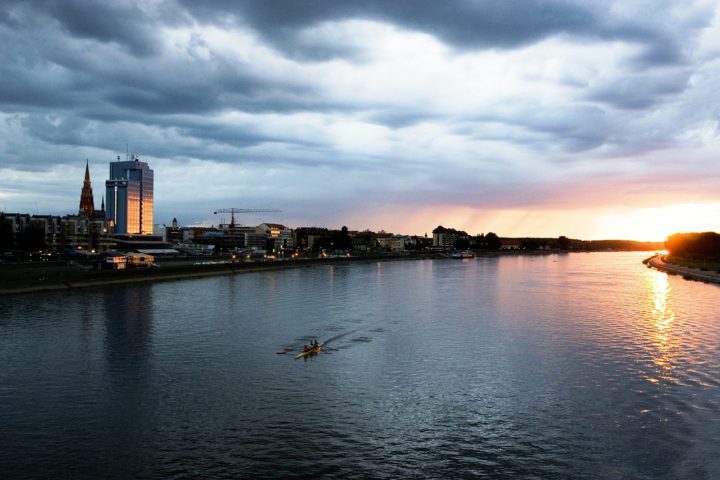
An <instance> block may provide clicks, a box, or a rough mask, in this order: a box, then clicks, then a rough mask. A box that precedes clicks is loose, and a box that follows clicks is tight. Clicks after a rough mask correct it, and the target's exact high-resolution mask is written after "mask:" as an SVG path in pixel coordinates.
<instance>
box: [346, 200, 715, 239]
mask: <svg viewBox="0 0 720 480" xmlns="http://www.w3.org/2000/svg"><path fill="white" fill-rule="evenodd" d="M350 221H351V222H353V223H352V224H353V225H355V224H356V223H357V225H358V227H360V228H361V229H362V228H370V229H375V230H379V229H385V230H389V229H388V226H390V225H392V227H391V228H392V230H389V231H392V232H393V233H402V234H409V235H424V234H425V233H427V234H428V236H431V235H432V233H431V232H432V230H433V229H434V228H435V227H437V226H438V225H442V226H444V227H452V228H456V229H459V230H465V231H466V232H467V233H469V234H470V235H477V234H480V233H488V232H495V233H496V234H498V235H499V236H501V237H546V238H556V237H559V236H560V235H565V236H566V237H569V238H576V239H581V240H637V241H642V242H644V241H655V242H662V241H664V240H665V239H666V238H667V237H668V236H669V235H671V234H673V233H679V232H702V231H720V203H696V204H689V203H688V204H673V205H666V206H661V207H652V208H647V207H640V208H632V207H607V208H588V209H557V208H556V209H542V208H538V209H527V210H520V209H512V210H510V209H508V210H501V209H492V210H491V209H482V208H471V207H464V206H458V207H428V208H424V209H422V208H420V209H418V208H412V209H411V208H407V209H400V210H393V211H388V212H385V213H383V214H382V215H380V216H376V217H374V218H373V221H372V223H371V224H367V221H368V219H367V218H364V217H358V218H352V219H351V220H350Z"/></svg>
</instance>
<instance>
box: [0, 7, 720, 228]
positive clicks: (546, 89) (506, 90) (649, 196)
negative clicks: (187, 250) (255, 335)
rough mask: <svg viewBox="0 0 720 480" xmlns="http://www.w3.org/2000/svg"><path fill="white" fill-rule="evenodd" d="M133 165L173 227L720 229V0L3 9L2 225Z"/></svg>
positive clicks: (64, 205) (70, 207) (99, 190)
mask: <svg viewBox="0 0 720 480" xmlns="http://www.w3.org/2000/svg"><path fill="white" fill-rule="evenodd" d="M128 152H129V153H135V154H137V155H139V157H140V159H141V160H142V161H145V162H148V164H149V165H150V167H151V168H152V169H153V170H154V173H155V186H154V187H155V212H154V215H155V220H154V222H155V223H157V224H169V223H170V222H171V221H172V218H173V217H176V218H177V219H178V221H179V222H180V224H181V225H200V224H205V225H209V224H217V223H219V222H220V221H221V220H224V221H227V220H228V219H227V218H221V214H213V212H214V211H216V210H218V209H222V208H231V207H235V208H268V209H270V208H272V209H280V210H281V212H278V213H264V214H261V213H253V214H246V215H243V216H241V217H239V218H238V221H239V222H241V223H244V224H247V225H255V224H258V223H261V222H265V221H269V222H275V223H283V224H286V225H287V226H289V227H292V228H294V227H300V226H320V227H327V228H340V227H341V226H343V225H346V226H348V228H350V229H351V230H364V229H371V230H385V231H388V232H394V233H401V234H418V235H423V234H425V233H427V234H428V235H431V232H432V230H433V228H435V227H436V226H438V225H443V226H445V227H452V228H456V229H461V230H465V231H467V232H468V233H470V234H472V235H474V234H479V233H487V232H491V231H492V232H495V233H497V234H498V235H500V236H508V237H522V236H541V237H542V236H546V237H557V236H560V235H565V236H568V237H571V238H580V239H611V238H622V239H635V240H663V239H664V238H665V237H666V236H667V235H668V234H670V233H674V232H686V231H707V230H715V231H720V188H718V187H719V186H720V161H719V160H720V4H719V3H718V2H717V1H705V0H698V1H667V2H665V1H657V0H652V1H644V0H638V1H634V0H622V1H603V2H591V1H564V0H563V1H559V0H547V1H545V0H498V1H486V0H476V1H472V0H444V1H442V2H437V1H434V0H432V1H422V0H393V1H390V2H388V1H385V0H364V1H359V2H347V1H340V0H312V1H311V0H307V1H301V0H273V1H266V0H246V1H230V0H226V1H222V0H219V1H205V2H197V1H195V0H167V1H166V0H158V1H152V0H150V1H148V0H142V1H122V0H120V1H113V2H105V1H97V2H89V1H77V0H62V1H60V0H59V1H52V0H48V1H13V0H3V1H2V2H0V211H6V212H27V213H32V214H48V213H49V214H60V215H62V214H68V213H76V212H77V209H78V206H79V200H80V191H81V188H82V180H83V175H84V170H85V162H86V160H87V161H88V162H89V165H90V174H91V178H92V185H93V190H94V195H95V202H96V207H97V208H99V206H100V201H101V197H102V195H103V194H104V183H105V180H106V179H107V176H108V171H109V167H108V164H109V162H111V161H113V160H115V159H116V158H117V157H118V156H120V157H121V158H123V159H124V158H125V155H126V153H128Z"/></svg>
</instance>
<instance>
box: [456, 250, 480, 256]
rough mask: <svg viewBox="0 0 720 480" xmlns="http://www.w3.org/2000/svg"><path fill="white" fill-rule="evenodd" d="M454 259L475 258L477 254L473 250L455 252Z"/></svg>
mask: <svg viewBox="0 0 720 480" xmlns="http://www.w3.org/2000/svg"><path fill="white" fill-rule="evenodd" d="M452 258H475V254H474V253H473V252H472V251H471V250H463V251H462V252H454V253H453V254H452Z"/></svg>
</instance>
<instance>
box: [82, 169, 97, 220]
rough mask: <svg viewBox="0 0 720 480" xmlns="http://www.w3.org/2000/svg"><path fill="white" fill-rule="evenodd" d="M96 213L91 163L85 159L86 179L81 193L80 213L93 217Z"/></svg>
mask: <svg viewBox="0 0 720 480" xmlns="http://www.w3.org/2000/svg"><path fill="white" fill-rule="evenodd" d="M94 213H95V200H94V198H93V192H92V186H90V165H89V162H88V160H87V159H85V180H84V181H83V188H82V193H81V194H80V211H79V214H80V215H85V216H86V217H88V218H92V216H93V214H94Z"/></svg>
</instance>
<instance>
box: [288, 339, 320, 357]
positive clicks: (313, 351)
mask: <svg viewBox="0 0 720 480" xmlns="http://www.w3.org/2000/svg"><path fill="white" fill-rule="evenodd" d="M323 345H325V342H320V343H318V344H317V345H313V347H312V348H309V349H307V350H305V351H304V352H300V353H298V354H297V355H295V360H297V359H298V358H302V357H312V356H313V355H317V354H318V353H320V350H322V347H323Z"/></svg>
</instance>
